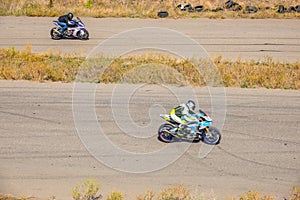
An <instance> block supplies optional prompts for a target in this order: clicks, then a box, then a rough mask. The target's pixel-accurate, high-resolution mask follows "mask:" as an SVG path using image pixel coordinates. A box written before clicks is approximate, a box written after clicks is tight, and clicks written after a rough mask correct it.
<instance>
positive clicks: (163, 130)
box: [158, 124, 174, 143]
mask: <svg viewBox="0 0 300 200" xmlns="http://www.w3.org/2000/svg"><path fill="white" fill-rule="evenodd" d="M172 128H174V126H173V125H172V124H163V125H161V126H160V127H159V129H158V139H159V140H161V141H163V142H166V143H170V142H173V140H174V138H173V135H172V134H170V130H171V129H172Z"/></svg>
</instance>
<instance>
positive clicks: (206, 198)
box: [0, 181, 300, 200]
mask: <svg viewBox="0 0 300 200" xmlns="http://www.w3.org/2000/svg"><path fill="white" fill-rule="evenodd" d="M85 182H86V181H85ZM92 183H93V186H92V187H91V186H90V185H88V186H87V187H85V188H88V189H91V188H94V185H95V184H96V182H92ZM92 192H93V191H92ZM92 192H91V190H84V191H83V192H81V193H80V194H90V193H92ZM81 196H83V195H81ZM99 197H100V196H99ZM49 199H55V197H54V196H52V197H50V198H49ZM89 199H90V198H89V197H86V198H83V199H82V200H89ZM227 199H228V198H227ZM284 199H286V200H299V199H300V187H298V186H297V185H294V186H293V188H292V189H291V191H290V195H289V196H288V197H285V198H284ZM0 200H36V198H35V197H16V196H13V195H8V194H0ZM107 200H125V197H124V196H123V193H122V192H116V191H114V192H111V193H110V195H108V197H107ZM136 200H217V197H215V195H211V194H209V195H204V194H203V193H201V194H199V193H198V192H196V194H193V192H191V191H190V190H189V189H188V188H186V187H185V186H183V185H178V186H171V187H166V188H163V189H162V191H160V192H159V193H158V195H155V194H154V192H153V191H152V190H148V191H147V193H146V194H144V195H139V196H137V198H136ZM230 200H275V198H274V197H273V196H272V195H262V194H261V193H260V192H257V191H248V192H246V193H244V194H242V195H239V196H238V197H231V198H230Z"/></svg>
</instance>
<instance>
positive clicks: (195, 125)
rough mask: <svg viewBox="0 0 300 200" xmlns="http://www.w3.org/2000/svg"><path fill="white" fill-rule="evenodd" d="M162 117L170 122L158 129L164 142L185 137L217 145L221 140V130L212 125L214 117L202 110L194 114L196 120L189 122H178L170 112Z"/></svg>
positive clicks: (159, 135) (159, 136)
mask: <svg viewBox="0 0 300 200" xmlns="http://www.w3.org/2000/svg"><path fill="white" fill-rule="evenodd" d="M160 117H161V118H163V119H164V120H166V121H167V122H168V123H164V124H162V125H161V126H160V127H159V129H158V138H159V139H160V140H161V141H163V142H166V143H170V142H173V141H175V139H181V140H182V139H183V140H188V141H203V142H204V143H206V144H210V145H217V144H219V143H220V141H221V133H220V131H219V130H218V129H217V128H216V127H213V126H211V124H212V119H211V118H210V117H209V116H208V115H207V114H206V113H205V112H203V111H202V110H199V112H198V113H195V114H194V116H193V117H194V118H195V120H193V122H190V123H188V124H178V123H177V122H175V121H174V120H172V118H171V116H170V115H168V114H161V115H160Z"/></svg>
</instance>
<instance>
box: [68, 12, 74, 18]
mask: <svg viewBox="0 0 300 200" xmlns="http://www.w3.org/2000/svg"><path fill="white" fill-rule="evenodd" d="M68 19H69V20H71V19H73V13H71V12H70V13H68Z"/></svg>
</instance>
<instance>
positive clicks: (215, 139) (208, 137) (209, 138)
mask: <svg viewBox="0 0 300 200" xmlns="http://www.w3.org/2000/svg"><path fill="white" fill-rule="evenodd" d="M202 136H203V142H204V143H206V144H210V145H217V144H219V143H220V141H221V133H220V131H219V130H218V129H217V128H216V127H213V126H210V127H209V128H208V131H205V132H204V133H203V135H202Z"/></svg>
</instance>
